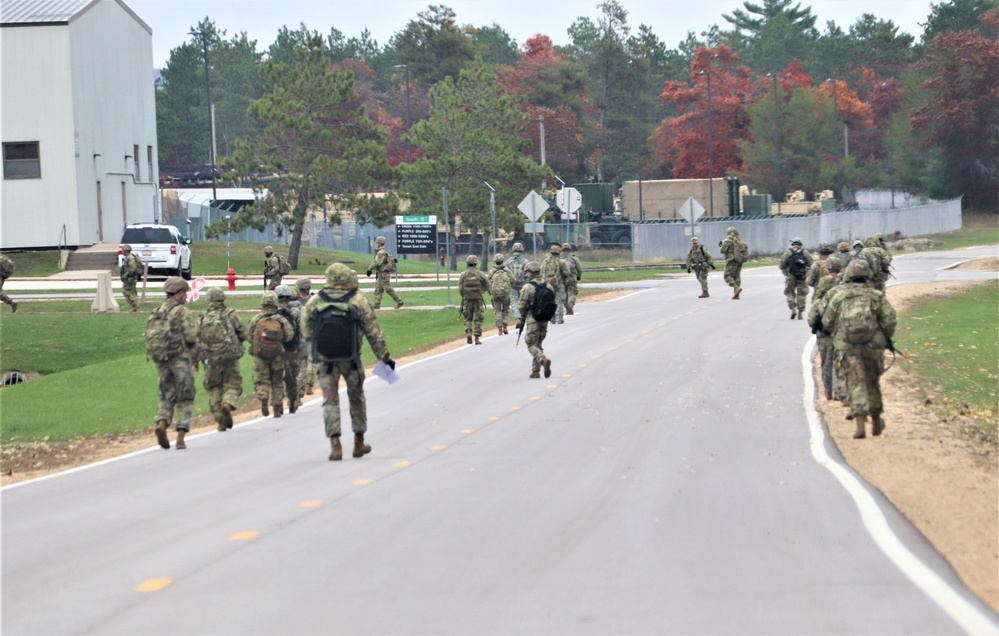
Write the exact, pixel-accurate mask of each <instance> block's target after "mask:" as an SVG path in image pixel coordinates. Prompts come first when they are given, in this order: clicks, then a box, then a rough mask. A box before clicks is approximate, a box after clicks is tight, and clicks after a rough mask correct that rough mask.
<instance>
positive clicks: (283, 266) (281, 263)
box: [278, 255, 291, 276]
mask: <svg viewBox="0 0 999 636" xmlns="http://www.w3.org/2000/svg"><path fill="white" fill-rule="evenodd" d="M278 273H280V274H281V275H282V276H287V275H288V274H290V273H291V263H289V262H288V261H286V260H284V259H283V258H282V257H281V256H280V255H279V256H278Z"/></svg>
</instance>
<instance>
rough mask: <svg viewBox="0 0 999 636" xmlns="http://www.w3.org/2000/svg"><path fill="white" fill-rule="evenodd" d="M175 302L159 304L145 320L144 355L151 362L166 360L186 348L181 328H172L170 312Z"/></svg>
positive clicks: (174, 306)
mask: <svg viewBox="0 0 999 636" xmlns="http://www.w3.org/2000/svg"><path fill="white" fill-rule="evenodd" d="M177 307H180V305H178V304H177V303H166V304H163V305H160V306H159V307H157V308H156V309H155V310H153V313H152V314H150V315H149V319H148V320H146V356H148V357H149V359H150V360H152V361H153V362H166V361H168V360H172V359H173V358H176V357H177V356H179V355H180V354H182V353H183V352H184V351H185V350H186V349H187V343H186V342H184V336H183V334H182V332H181V330H180V329H179V328H178V329H174V328H173V321H172V319H171V318H170V312H172V311H173V310H174V309H176V308H177Z"/></svg>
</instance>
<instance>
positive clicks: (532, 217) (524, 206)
mask: <svg viewBox="0 0 999 636" xmlns="http://www.w3.org/2000/svg"><path fill="white" fill-rule="evenodd" d="M548 208H549V205H548V202H547V201H545V198H544V197H543V196H541V195H540V194H538V193H537V192H535V191H534V190H531V193H530V194H528V195H527V196H526V197H524V200H523V201H521V202H520V205H518V206H517V209H518V210H520V211H521V212H523V213H524V216H526V217H527V220H528V221H537V220H538V219H540V218H541V216H542V215H543V214H544V213H545V212H547V211H548Z"/></svg>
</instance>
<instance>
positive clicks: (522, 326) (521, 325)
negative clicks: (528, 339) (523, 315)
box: [513, 320, 524, 347]
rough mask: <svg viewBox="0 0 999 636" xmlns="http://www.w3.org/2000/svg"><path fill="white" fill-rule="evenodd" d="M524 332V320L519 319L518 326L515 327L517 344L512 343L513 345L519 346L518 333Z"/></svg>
mask: <svg viewBox="0 0 999 636" xmlns="http://www.w3.org/2000/svg"><path fill="white" fill-rule="evenodd" d="M522 333H524V321H523V320H521V321H520V327H519V328H518V329H517V344H515V345H513V346H515V347H519V346H520V334H522Z"/></svg>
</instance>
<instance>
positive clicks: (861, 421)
mask: <svg viewBox="0 0 999 636" xmlns="http://www.w3.org/2000/svg"><path fill="white" fill-rule="evenodd" d="M854 421H855V422H857V432H856V433H854V434H853V439H864V438H865V437H867V416H866V415H856V416H854Z"/></svg>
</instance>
